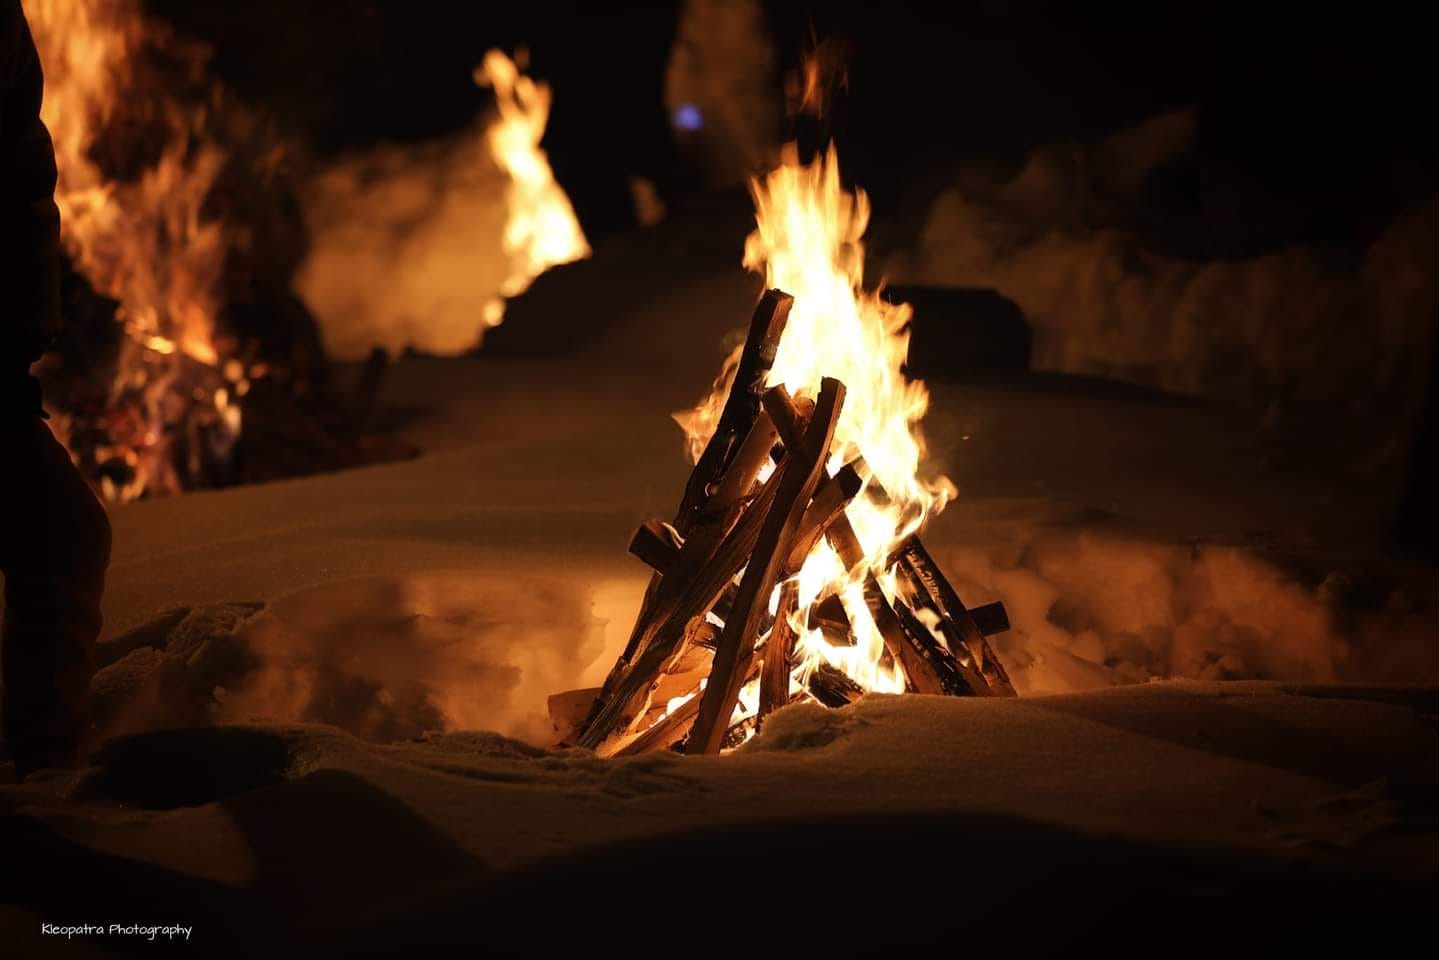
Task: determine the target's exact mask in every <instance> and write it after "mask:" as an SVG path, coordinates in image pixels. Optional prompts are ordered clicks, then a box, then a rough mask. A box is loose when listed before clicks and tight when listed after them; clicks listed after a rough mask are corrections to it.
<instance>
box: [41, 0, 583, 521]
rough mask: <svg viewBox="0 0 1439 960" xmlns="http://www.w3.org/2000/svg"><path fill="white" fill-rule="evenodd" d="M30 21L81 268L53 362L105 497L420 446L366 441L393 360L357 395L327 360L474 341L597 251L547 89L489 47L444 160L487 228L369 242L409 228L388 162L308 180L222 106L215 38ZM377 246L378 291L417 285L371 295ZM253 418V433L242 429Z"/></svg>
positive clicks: (336, 463)
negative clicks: (550, 142) (490, 97)
mask: <svg viewBox="0 0 1439 960" xmlns="http://www.w3.org/2000/svg"><path fill="white" fill-rule="evenodd" d="M25 9H26V14H27V18H28V19H29V21H30V22H31V25H32V31H33V33H34V36H35V40H36V45H37V48H38V50H39V53H40V57H41V61H42V64H43V66H44V70H45V74H46V92H45V101H44V106H43V111H42V114H43V118H44V120H45V121H46V124H47V126H48V127H49V128H50V130H51V132H52V138H53V140H54V143H55V149H56V162H57V167H58V169H59V185H58V188H57V192H56V200H57V204H58V206H59V207H60V211H61V223H62V232H63V240H64V243H65V247H66V250H67V253H68V254H69V259H70V262H69V264H67V268H68V271H69V274H68V276H67V278H66V283H65V290H66V293H67V297H66V304H65V312H66V314H67V316H68V317H69V320H70V322H69V332H68V337H67V339H66V340H65V341H63V342H62V343H60V344H59V345H58V346H57V349H56V350H55V351H54V353H53V354H52V356H51V357H49V358H48V359H47V362H46V366H45V368H44V373H45V374H46V379H47V380H48V381H49V386H50V397H51V401H50V407H51V410H50V412H51V419H52V421H53V426H54V429H55V430H56V432H57V434H59V435H60V437H61V438H62V440H63V441H64V442H65V443H66V445H67V446H68V447H69V448H70V450H71V454H72V456H73V457H74V458H75V460H76V462H77V463H78V464H80V465H81V466H82V468H83V469H84V470H85V472H86V473H87V474H88V475H89V476H90V477H91V478H92V480H93V482H94V483H95V485H96V487H97V488H98V490H99V492H101V493H102V494H103V495H104V497H105V498H106V499H107V500H110V501H118V502H124V501H127V500H132V499H135V498H137V497H139V496H142V495H146V494H149V495H155V494H167V493H178V492H180V491H182V490H184V489H193V488H197V487H210V486H225V485H228V484H232V483H235V482H243V481H246V480H250V481H253V480H267V479H275V478H277V477H283V476H287V475H291V474H296V473H308V472H314V471H316V470H323V469H326V468H329V469H335V468H340V467H349V466H357V465H359V464H362V463H365V462H374V461H377V460H384V459H387V458H393V457H396V456H404V455H407V454H408V452H409V451H407V450H406V449H405V447H404V446H403V445H399V444H395V443H393V442H391V443H384V442H377V439H376V438H375V437H373V436H367V435H366V434H365V431H366V428H367V427H369V426H370V424H368V423H367V422H365V421H366V419H367V417H368V414H369V413H370V411H371V408H372V407H373V401H374V392H375V390H376V389H377V387H378V382H377V377H378V375H379V373H380V372H382V370H383V360H384V358H383V356H379V355H377V356H376V357H374V358H372V364H371V368H370V370H369V371H368V375H367V376H366V377H365V378H363V379H362V380H361V383H360V391H361V392H360V393H359V394H358V395H356V396H353V397H340V396H338V395H336V394H335V393H334V392H333V391H332V390H330V389H329V388H330V384H329V382H328V381H329V372H328V369H327V362H326V361H327V356H328V355H336V354H337V355H338V356H339V357H340V358H342V359H363V358H364V357H365V356H366V355H367V354H369V353H370V352H371V351H373V350H377V349H386V350H389V351H401V350H404V349H406V348H409V347H417V348H421V349H425V350H428V351H431V352H439V353H447V354H453V353H458V352H463V351H465V350H469V349H473V348H474V347H476V346H477V345H478V344H479V343H480V341H481V338H482V335H483V331H484V329H485V328H486V327H493V326H496V325H498V324H499V323H500V321H501V319H502V317H503V315H504V299H503V298H505V297H513V296H516V295H518V294H520V293H522V292H523V291H524V290H525V288H526V287H527V286H528V285H529V283H530V281H531V280H532V279H533V278H534V277H535V276H537V275H538V274H539V273H542V272H543V271H544V270H545V269H547V268H549V267H551V266H553V265H555V264H558V263H567V262H569V261H571V260H575V259H577V258H580V257H584V256H587V255H588V252H589V248H588V246H587V245H586V242H585V239H584V236H583V234H582V233H581V231H580V227H579V224H578V222H577V221H576V220H575V216H574V212H573V210H572V209H571V208H570V205H569V201H568V199H567V198H566V197H565V195H564V192H563V191H562V190H561V189H560V188H559V186H558V185H557V184H556V183H555V181H554V177H553V175H552V174H551V172H550V168H549V164H548V163H547V161H546V159H545V156H544V153H543V151H541V150H540V148H539V143H540V139H541V138H542V136H543V134H544V129H545V122H546V119H547V117H548V112H549V99H550V94H549V90H548V88H547V87H545V86H544V85H543V84H536V83H535V82H534V81H533V80H532V79H530V78H529V77H526V76H524V75H523V74H521V73H520V71H519V69H518V68H517V66H516V65H515V63H514V62H513V61H512V60H510V59H509V58H508V57H507V56H505V55H504V54H503V53H501V52H500V51H498V50H491V51H489V52H487V53H486V54H485V55H484V59H483V61H482V62H480V63H479V65H478V66H476V68H475V72H474V80H475V83H476V84H478V85H480V86H483V87H485V88H487V89H490V90H492V91H493V93H494V104H495V107H494V111H493V113H492V114H491V115H489V116H487V117H486V118H485V119H484V120H483V121H482V122H481V123H480V124H479V128H478V135H477V136H476V137H474V138H472V139H466V140H465V141H463V142H462V143H461V144H460V146H461V148H462V149H459V150H454V149H452V150H450V151H448V155H447V156H446V157H445V164H446V166H447V167H448V168H449V169H450V173H449V174H448V176H449V177H451V178H454V177H458V178H459V179H460V181H461V182H463V183H466V184H469V185H470V190H471V191H473V192H474V195H475V197H476V203H475V204H472V206H471V209H470V210H469V211H467V213H474V212H475V211H476V209H478V212H479V213H480V214H481V216H479V217H476V218H473V219H474V222H473V224H471V225H470V231H469V235H468V236H466V235H463V234H462V233H461V232H460V231H457V230H455V229H454V228H453V226H448V225H446V224H443V223H441V224H440V225H439V226H432V227H431V228H430V235H428V236H423V237H421V238H418V239H417V238H414V237H406V238H405V240H404V241H403V242H402V244H401V245H400V249H398V250H397V249H388V250H374V249H367V248H366V247H365V245H364V241H365V239H366V238H368V237H370V236H372V235H373V234H374V233H375V227H374V226H373V222H374V220H375V219H376V218H380V219H383V218H386V217H388V218H390V219H391V220H400V221H404V220H407V219H408V220H413V219H414V217H415V216H416V211H415V209H414V207H415V204H414V202H413V201H408V200H407V198H406V197H405V195H404V194H405V190H406V185H405V184H404V183H401V184H399V185H398V186H395V185H392V184H391V183H390V182H389V181H387V180H386V179H385V174H384V172H383V169H379V170H377V169H376V165H377V164H380V163H382V161H374V160H371V161H369V162H368V163H362V162H360V161H356V160H349V161H345V162H344V163H341V164H336V165H334V166H332V167H325V168H321V169H320V172H319V173H315V174H310V173H307V172H306V171H307V169H308V168H312V167H317V166H318V165H317V164H315V163H314V162H313V161H309V160H308V159H307V158H306V156H305V149H304V147H303V145H302V144H300V143H297V142H294V141H292V140H288V139H286V138H285V137H284V136H283V135H282V134H281V133H280V132H279V130H278V129H276V127H275V125H274V123H273V122H271V120H270V118H268V117H267V116H266V115H265V114H264V113H263V112H257V111H256V110H254V109H252V108H250V107H246V106H243V105H241V104H239V103H237V102H235V101H234V100H233V99H231V98H229V97H228V96H227V95H226V92H225V91H224V89H223V88H222V87H221V85H220V84H219V83H218V82H217V81H215V80H213V79H211V78H210V77H209V76H208V75H207V66H208V61H209V59H210V52H209V50H208V48H207V47H206V46H205V45H203V44H201V43H198V42H195V41H191V40H180V39H177V38H176V37H175V36H174V34H173V32H172V30H171V28H170V27H169V25H168V24H167V23H165V22H164V21H161V20H157V19H155V18H153V17H149V16H147V15H146V12H145V10H144V8H143V6H142V4H141V3H140V0H122V2H110V0H26V5H25ZM404 162H405V163H406V164H407V165H406V168H405V171H404V174H403V177H404V178H407V179H408V180H410V181H411V182H413V180H415V179H416V175H415V174H414V172H413V170H412V168H411V167H410V166H409V165H408V164H409V158H406V160H405V161H404ZM391 166H392V167H393V166H394V164H393V163H392V164H391ZM307 179H310V180H311V181H312V182H310V183H305V181H306V180H307ZM391 179H392V180H393V179H394V177H393V175H392V176H391ZM301 192H304V193H306V194H307V195H312V196H315V197H316V200H315V201H314V204H312V206H314V207H315V208H316V209H312V210H311V211H308V213H309V216H308V221H307V222H304V221H301V220H300V218H299V216H298V214H299V211H297V210H296V209H294V207H295V204H296V203H297V194H298V193H301ZM421 202H423V199H422V200H421ZM421 215H422V216H423V213H421ZM367 218H368V219H367ZM307 226H308V228H309V244H310V247H311V250H310V253H309V254H308V256H307V255H306V253H305V239H304V237H305V233H306V227H307ZM477 239H478V242H475V241H476V240H477ZM393 246H394V245H392V247H393ZM377 256H394V257H397V259H398V260H399V263H398V265H397V266H396V267H395V268H394V270H393V273H389V272H387V273H386V274H385V277H386V279H389V278H390V277H392V276H403V277H408V278H410V279H411V281H412V282H411V283H410V284H409V285H406V286H401V287H399V288H398V289H396V288H395V285H394V284H392V283H389V284H386V285H385V287H384V288H383V289H377V288H376V287H375V286H374V285H373V284H368V283H366V279H367V278H373V277H374V276H375V275H374V273H372V272H368V271H366V270H365V266H366V265H367V263H368V262H370V261H372V260H373V259H374V258H375V257H377ZM297 271H299V272H298V276H297ZM457 274H458V278H457V276H456V275H457ZM477 274H478V275H477ZM292 280H294V281H295V283H296V286H297V288H298V290H299V292H300V293H301V294H302V295H303V297H304V303H302V302H301V301H300V300H298V299H297V298H296V297H295V296H294V295H293V294H292V293H291V292H290V289H289V288H290V284H291V282H292ZM456 290H462V291H464V292H465V294H466V295H465V296H462V297H461V298H459V299H460V302H459V303H454V302H453V300H454V299H455V296H454V292H455V291H456ZM427 294H428V295H427ZM447 301H448V302H447ZM307 307H308V309H307ZM310 311H314V313H315V314H316V315H317V316H318V320H319V329H318V330H317V329H316V320H315V317H312V315H311V312H310ZM367 321H368V325H367ZM326 347H328V348H329V349H328V351H326V349H325V348H326ZM252 390H254V396H253V397H252ZM247 410H248V411H249V412H250V413H251V414H252V416H251V420H252V422H253V421H254V420H255V419H260V420H261V423H260V424H259V428H260V429H259V430H258V431H257V430H254V429H252V430H251V431H250V434H249V436H248V438H247V437H246V436H245V431H244V423H245V420H246V411H247Z"/></svg>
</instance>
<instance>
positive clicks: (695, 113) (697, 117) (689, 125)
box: [674, 103, 705, 130]
mask: <svg viewBox="0 0 1439 960" xmlns="http://www.w3.org/2000/svg"><path fill="white" fill-rule="evenodd" d="M674 124H675V127H676V128H677V129H680V130H698V129H699V128H700V127H702V126H704V125H705V118H704V114H702V113H700V108H699V107H697V106H695V105H694V104H692V103H682V104H680V105H679V107H677V108H676V109H675V115H674Z"/></svg>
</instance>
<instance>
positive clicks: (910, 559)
mask: <svg viewBox="0 0 1439 960" xmlns="http://www.w3.org/2000/svg"><path fill="white" fill-rule="evenodd" d="M898 554H899V561H900V563H899V574H900V577H901V579H904V580H907V581H908V582H909V583H910V585H911V586H912V588H913V589H914V590H915V592H916V593H918V594H919V595H920V599H921V600H922V601H926V605H927V606H929V607H930V609H932V610H934V611H935V613H937V614H938V615H939V623H940V629H941V630H942V631H943V632H944V635H945V640H946V641H947V642H948V643H949V645H950V647H951V649H953V650H956V651H958V650H962V649H967V650H968V651H969V654H970V659H971V661H972V662H973V664H974V668H975V669H976V670H977V671H978V672H979V673H980V674H981V675H982V676H983V677H984V679H985V682H986V685H987V686H988V687H989V690H990V692H991V693H992V694H994V695H995V696H1000V697H1014V696H1018V693H1017V692H1016V691H1015V689H1014V684H1013V683H1012V682H1010V679H1009V674H1008V672H1006V671H1005V669H1004V665H1003V664H1002V663H1000V661H999V657H997V656H995V654H994V650H993V649H992V648H991V647H990V645H989V641H987V640H986V639H985V631H984V630H983V629H982V628H981V626H980V624H979V623H978V621H977V618H976V617H975V616H974V615H973V613H974V611H970V610H967V609H966V608H965V606H964V603H963V601H961V600H960V599H959V594H958V593H956V592H955V589H954V587H952V586H950V584H949V581H948V580H947V579H945V576H944V574H943V573H942V572H941V571H940V569H939V565H938V564H936V563H935V562H934V558H933V557H931V556H930V555H929V551H928V550H926V549H925V547H924V544H923V543H921V542H920V540H919V537H917V536H910V537H908V538H906V539H905V541H904V543H903V544H901V546H900V549H899V551H898ZM991 606H993V605H991ZM1002 614H1003V608H1002V607H1000V609H999V611H998V619H997V622H996V623H995V625H996V626H999V625H1000V624H1002V625H1003V629H1008V627H1009V619H1008V617H1006V616H1002ZM995 616H996V615H994V614H991V615H987V616H986V617H985V619H986V620H988V619H992V618H994V617H995ZM995 632H998V631H995Z"/></svg>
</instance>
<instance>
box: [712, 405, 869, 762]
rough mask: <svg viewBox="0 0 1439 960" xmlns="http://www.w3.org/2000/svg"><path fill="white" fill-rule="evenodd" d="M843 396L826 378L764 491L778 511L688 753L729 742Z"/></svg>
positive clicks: (748, 574) (743, 588)
mask: <svg viewBox="0 0 1439 960" xmlns="http://www.w3.org/2000/svg"><path fill="white" fill-rule="evenodd" d="M782 389H783V388H782V387H776V388H774V390H771V391H769V392H768V393H766V398H768V396H769V395H770V394H772V393H774V392H775V391H777V390H782ZM844 393H845V388H844V384H842V383H840V382H839V381H838V380H834V379H831V378H825V380H824V381H823V383H822V385H821V387H820V394H819V398H818V400H817V401H816V402H815V410H814V416H813V417H811V418H810V422H809V424H808V426H807V427H805V429H804V433H803V435H802V436H801V437H800V439H799V441H798V443H793V444H787V446H788V447H789V453H788V455H787V456H786V457H785V459H784V462H783V463H782V464H781V466H780V468H779V469H778V470H777V471H776V473H775V475H774V476H773V477H771V478H770V482H769V483H768V484H766V485H765V486H766V487H767V488H776V489H777V493H776V495H775V499H774V503H773V505H772V506H771V507H770V508H769V509H768V511H767V512H766V515H765V519H764V527H763V529H762V530H761V531H760V535H759V539H758V540H757V541H756V542H755V546H754V549H753V552H752V554H751V556H750V561H749V565H748V566H747V567H746V569H745V574H744V578H743V579H742V580H741V581H740V592H739V596H738V597H737V598H736V600H735V609H734V613H733V615H732V616H731V617H730V618H729V620H727V621H726V622H725V628H724V631H723V632H722V633H721V634H720V639H719V646H718V647H716V648H715V658H714V667H713V669H712V670H711V671H710V679H709V684H708V685H707V686H706V687H705V693H704V698H703V700H702V702H701V703H700V714H699V716H698V717H697V718H696V719H695V725H694V729H693V730H691V731H690V737H689V741H688V743H687V744H686V747H685V751H686V752H687V753H691V754H696V753H714V752H716V751H718V750H719V748H720V744H721V742H722V741H723V739H724V734H725V731H726V729H727V728H728V726H729V723H728V721H729V718H730V716H731V715H732V714H733V713H734V707H735V702H736V701H737V700H738V699H739V691H740V687H741V685H742V681H743V679H744V677H743V674H742V673H741V672H740V671H739V670H738V669H737V668H738V667H739V665H740V663H741V662H742V660H743V658H744V657H745V656H746V655H752V654H753V650H754V645H755V642H756V640H757V639H758V632H759V628H760V622H761V620H762V619H763V617H764V615H765V614H766V613H767V612H768V608H769V597H770V593H771V591H773V589H774V585H775V580H776V577H777V576H778V575H779V572H780V566H781V564H782V563H783V562H784V560H785V558H786V557H787V556H788V555H789V547H790V545H791V543H792V542H793V539H794V534H795V531H796V530H797V529H798V527H799V521H800V518H801V517H802V516H803V515H804V509H805V507H807V506H808V505H809V502H810V499H811V497H813V495H814V491H815V487H817V486H818V485H819V480H820V477H821V476H822V475H823V473H824V465H825V460H826V459H827V458H828V456H829V448H830V444H831V443H833V442H834V431H835V426H836V425H837V424H838V422H839V415H840V411H841V409H843V406H844ZM766 408H767V409H768V403H767V404H766ZM776 423H778V421H777V420H776Z"/></svg>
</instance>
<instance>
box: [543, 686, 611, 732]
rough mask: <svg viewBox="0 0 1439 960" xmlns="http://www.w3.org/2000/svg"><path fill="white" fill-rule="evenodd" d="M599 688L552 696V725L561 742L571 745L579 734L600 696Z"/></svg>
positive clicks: (550, 705)
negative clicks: (572, 739) (593, 704)
mask: <svg viewBox="0 0 1439 960" xmlns="http://www.w3.org/2000/svg"><path fill="white" fill-rule="evenodd" d="M599 692H600V688H599V687H585V688H584V689H581V690H566V691H565V692H564V693H556V694H551V695H550V699H549V701H548V706H549V711H550V723H551V724H552V725H553V726H554V728H555V734H556V736H558V738H559V742H560V743H562V744H564V743H569V742H570V740H571V738H573V737H574V735H575V734H576V733H578V732H579V729H580V724H581V723H583V722H584V719H585V716H586V715H587V714H588V713H589V709H590V704H591V703H594V700H595V697H597V696H598V695H599Z"/></svg>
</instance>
